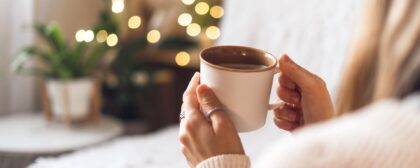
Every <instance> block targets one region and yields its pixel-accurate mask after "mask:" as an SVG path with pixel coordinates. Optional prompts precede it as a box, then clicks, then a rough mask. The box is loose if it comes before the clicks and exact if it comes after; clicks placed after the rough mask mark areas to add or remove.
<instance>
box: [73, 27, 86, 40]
mask: <svg viewBox="0 0 420 168" xmlns="http://www.w3.org/2000/svg"><path fill="white" fill-rule="evenodd" d="M74 37H75V38H76V41H77V42H82V41H83V40H84V39H85V30H83V29H81V30H78V31H77V32H76V34H75V35H74Z"/></svg>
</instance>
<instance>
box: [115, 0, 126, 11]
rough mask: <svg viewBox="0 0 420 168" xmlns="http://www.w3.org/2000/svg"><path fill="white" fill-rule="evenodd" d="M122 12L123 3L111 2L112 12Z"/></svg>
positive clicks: (121, 0) (119, 0)
mask: <svg viewBox="0 0 420 168" xmlns="http://www.w3.org/2000/svg"><path fill="white" fill-rule="evenodd" d="M123 10H124V1H123V0H116V1H113V2H112V12H114V13H121V12H122V11H123Z"/></svg>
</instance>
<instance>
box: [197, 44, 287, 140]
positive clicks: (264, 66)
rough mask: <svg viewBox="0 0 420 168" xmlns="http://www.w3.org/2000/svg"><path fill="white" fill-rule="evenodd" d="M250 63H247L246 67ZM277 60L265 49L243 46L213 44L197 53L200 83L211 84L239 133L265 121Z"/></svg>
mask: <svg viewBox="0 0 420 168" xmlns="http://www.w3.org/2000/svg"><path fill="white" fill-rule="evenodd" d="M248 65H249V66H248ZM276 65H277V59H276V58H275V57H274V56H273V55H272V54H270V53H267V52H265V51H262V50H259V49H255V48H250V47H242V46H215V47H210V48H207V49H204V50H203V51H201V53H200V73H201V75H200V80H201V81H200V82H201V83H203V84H206V85H207V86H208V87H210V88H211V89H212V90H213V91H214V93H215V94H216V96H217V97H218V98H219V100H220V102H221V103H222V104H223V105H224V107H223V108H224V111H225V112H227V114H228V115H229V117H230V118H231V119H232V121H233V123H234V124H235V127H236V129H237V130H238V131H239V132H247V131H252V130H255V129H258V128H260V127H262V126H263V125H264V124H265V120H266V117H267V112H268V111H269V110H271V109H274V108H275V107H278V106H279V105H280V102H278V103H275V104H269V100H270V92H271V87H272V83H273V76H274V74H275V73H277V72H278V68H276Z"/></svg>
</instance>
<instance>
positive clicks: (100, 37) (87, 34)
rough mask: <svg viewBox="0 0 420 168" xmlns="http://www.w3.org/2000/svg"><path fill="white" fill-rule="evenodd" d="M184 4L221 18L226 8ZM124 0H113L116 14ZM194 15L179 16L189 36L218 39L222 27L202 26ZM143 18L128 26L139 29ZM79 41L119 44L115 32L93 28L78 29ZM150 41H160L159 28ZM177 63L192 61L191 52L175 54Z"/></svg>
mask: <svg viewBox="0 0 420 168" xmlns="http://www.w3.org/2000/svg"><path fill="white" fill-rule="evenodd" d="M181 1H182V3H183V4H184V5H187V6H191V5H194V6H193V7H194V12H195V13H196V14H198V15H207V14H209V15H210V16H211V17H212V18H214V19H220V18H222V17H223V15H224V9H223V8H222V7H221V6H219V5H213V6H210V5H209V4H208V3H206V2H198V1H199V0H197V2H196V0H181ZM124 8H125V3H124V0H112V7H111V10H112V12H113V13H115V14H119V13H121V12H123V11H124ZM193 21H194V18H193V15H192V14H190V13H188V12H185V13H181V14H180V15H179V16H178V24H179V25H180V26H182V27H185V32H186V34H187V35H188V36H191V37H196V36H198V35H200V34H202V33H203V34H204V35H205V36H206V37H207V38H208V39H210V40H216V39H218V38H219V36H220V29H219V28H218V27H217V26H216V25H210V26H207V27H202V26H201V25H200V24H198V23H194V22H193ZM141 23H142V19H141V17H140V16H131V17H129V19H128V21H127V26H128V28H130V29H138V28H139V27H140V26H141ZM75 38H76V41H77V42H92V41H93V40H94V39H95V38H96V41H97V42H98V43H104V42H105V43H106V44H107V45H108V46H109V47H114V46H116V45H117V44H118V39H119V38H118V36H117V35H116V34H115V33H110V34H109V33H108V32H107V31H106V30H99V31H98V32H97V33H96V35H95V33H94V32H93V31H92V30H89V29H88V30H84V29H81V30H78V31H77V32H76V34H75ZM146 39H147V41H148V42H149V43H151V44H154V43H157V42H159V40H160V39H161V34H160V32H159V30H157V29H151V30H149V31H148V33H147V35H146ZM174 61H175V63H176V64H177V65H179V66H186V65H188V64H189V62H190V54H189V53H188V52H187V51H180V52H178V53H177V54H176V55H175V59H174Z"/></svg>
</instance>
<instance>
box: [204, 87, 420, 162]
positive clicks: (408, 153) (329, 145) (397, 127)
mask: <svg viewBox="0 0 420 168" xmlns="http://www.w3.org/2000/svg"><path fill="white" fill-rule="evenodd" d="M250 166H251V163H250V161H249V158H248V157H247V156H245V155H219V156H215V157H212V158H209V159H207V160H205V161H203V162H201V163H200V164H199V165H197V167H198V168H247V167H250ZM254 166H255V167H258V168H274V167H276V168H278V167H285V168H300V167H302V168H303V167H311V168H317V167H319V168H328V167H340V168H341V167H353V168H356V167H357V168H365V167H378V168H387V167H398V168H400V167H420V94H417V95H414V96H410V97H409V98H406V99H404V100H403V101H396V100H384V101H380V102H378V103H375V104H373V105H370V106H369V107H366V108H363V109H361V110H359V111H358V112H356V113H353V114H350V115H346V116H343V117H341V118H338V119H335V120H331V121H328V122H324V123H321V124H317V125H313V126H308V127H307V128H304V129H302V130H299V131H297V132H296V133H295V134H294V138H292V139H290V140H288V141H285V140H279V141H277V142H276V143H275V144H273V145H272V146H271V147H270V148H269V149H267V150H266V151H265V152H264V155H263V156H262V157H261V158H260V159H259V160H257V161H256V163H255V164H254ZM254 166H253V167H254Z"/></svg>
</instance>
